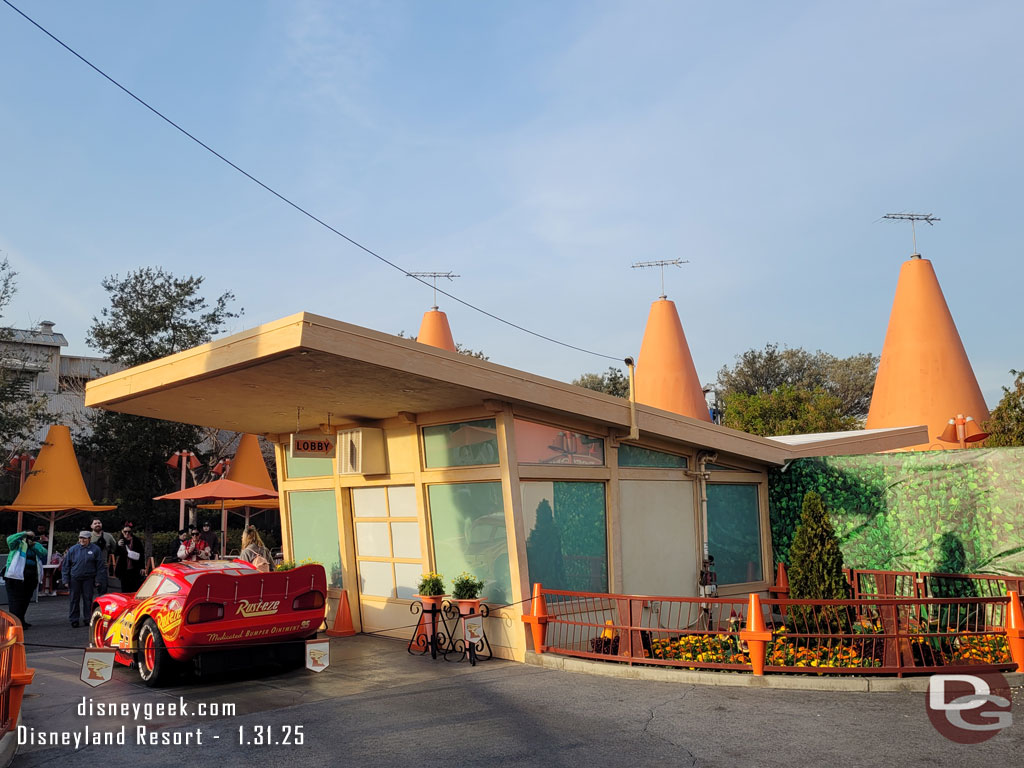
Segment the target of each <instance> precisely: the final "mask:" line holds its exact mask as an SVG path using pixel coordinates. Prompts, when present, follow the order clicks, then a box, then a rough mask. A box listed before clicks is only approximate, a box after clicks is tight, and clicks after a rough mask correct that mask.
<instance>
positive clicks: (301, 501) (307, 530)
mask: <svg viewBox="0 0 1024 768" xmlns="http://www.w3.org/2000/svg"><path fill="white" fill-rule="evenodd" d="M307 461H308V459H307ZM312 461H323V459H312ZM288 505H289V508H290V509H291V519H292V553H293V554H294V556H295V560H296V562H298V561H300V560H315V561H316V562H318V563H320V564H321V565H323V567H324V570H325V571H326V572H327V586H328V587H341V549H340V548H339V546H338V510H337V506H336V505H335V503H334V491H292V492H291V493H289V494H288Z"/></svg>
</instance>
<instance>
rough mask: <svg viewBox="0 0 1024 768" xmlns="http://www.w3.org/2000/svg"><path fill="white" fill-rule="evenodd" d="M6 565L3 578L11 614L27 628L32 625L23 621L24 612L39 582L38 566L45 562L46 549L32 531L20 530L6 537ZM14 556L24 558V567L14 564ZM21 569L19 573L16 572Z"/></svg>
mask: <svg viewBox="0 0 1024 768" xmlns="http://www.w3.org/2000/svg"><path fill="white" fill-rule="evenodd" d="M7 549H8V550H9V551H8V554H7V566H6V568H5V570H4V580H5V581H6V582H7V602H8V606H7V607H8V608H9V609H10V612H11V615H12V616H16V617H17V618H18V621H20V622H21V626H23V627H25V629H28V628H29V627H31V626H32V625H31V624H29V623H28V622H27V621H25V612H26V611H27V610H28V604H29V603H30V602H32V595H33V594H34V593H35V591H36V586H37V585H38V584H39V570H40V566H41V565H42V564H43V563H45V562H46V550H45V549H43V546H42V545H41V544H40V543H39V542H38V541H36V534H35V533H34V532H33V531H21V532H20V533H14V534H11V535H10V536H8V537H7ZM15 557H18V558H19V559H20V558H24V561H25V562H24V569H23V570H21V568H20V567H19V566H15V567H14V568H12V565H14V559H15ZM17 570H21V575H20V576H19V575H18V574H17V572H16V571H17Z"/></svg>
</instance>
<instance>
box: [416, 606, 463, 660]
mask: <svg viewBox="0 0 1024 768" xmlns="http://www.w3.org/2000/svg"><path fill="white" fill-rule="evenodd" d="M409 612H410V613H411V614H412V615H413V616H419V621H417V622H416V628H415V629H414V630H413V633H412V637H411V638H410V639H409V647H408V648H407V650H408V651H409V653H412V654H419V655H420V656H422V655H424V654H426V653H427V652H428V651H429V652H430V657H431V658H432V659H436V658H437V655H438V654H439V653H440V654H441V655H442V656H445V655H446V654H447V653H448V651H449V649H450V647H451V645H452V628H457V627H458V623H459V613H458V611H456V610H455V608H454V607H453V606H452V604H451V603H449V602H448V601H447V600H444V599H443V597H442V596H440V595H439V596H437V599H436V600H432V599H425V598H424V597H422V596H420V599H419V600H416V601H415V602H413V603H412V604H411V605H410V606H409Z"/></svg>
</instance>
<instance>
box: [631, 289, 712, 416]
mask: <svg viewBox="0 0 1024 768" xmlns="http://www.w3.org/2000/svg"><path fill="white" fill-rule="evenodd" d="M636 400H637V402H638V403H644V404H645V405H650V406H653V407H655V408H661V409H662V410H665V411H672V412H673V413H680V414H682V415H683V416H690V417H691V418H694V419H700V420H702V421H707V422H710V421H711V415H710V414H709V413H708V406H707V402H706V401H705V400H704V392H703V390H702V389H701V385H700V379H698V378H697V369H696V368H695V367H694V365H693V358H692V357H691V356H690V347H689V345H688V344H687V343H686V334H684V333H683V326H682V323H680V322H679V313H678V312H677V311H676V305H675V302H674V301H669V300H668V299H665V298H661V299H658V300H657V301H655V302H654V303H653V304H652V305H651V312H650V314H649V315H648V316H647V328H646V329H645V330H644V340H643V343H642V344H641V345H640V358H639V359H638V360H637V366H636Z"/></svg>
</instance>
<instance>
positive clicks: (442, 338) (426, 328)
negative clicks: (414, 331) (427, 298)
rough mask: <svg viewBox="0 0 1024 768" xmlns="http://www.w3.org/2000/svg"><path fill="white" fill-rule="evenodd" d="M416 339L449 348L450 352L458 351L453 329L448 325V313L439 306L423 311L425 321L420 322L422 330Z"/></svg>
mask: <svg viewBox="0 0 1024 768" xmlns="http://www.w3.org/2000/svg"><path fill="white" fill-rule="evenodd" d="M416 341H418V342H419V343H420V344H429V345H430V346H432V347H437V348H438V349H447V350H448V351H449V352H455V351H456V349H455V339H453V338H452V329H451V328H450V327H449V326H448V315H446V314H445V313H444V312H442V311H441V310H439V309H438V308H437V307H431V308H430V309H429V310H427V311H426V312H424V313H423V322H421V323H420V332H419V335H418V336H417V337H416Z"/></svg>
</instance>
